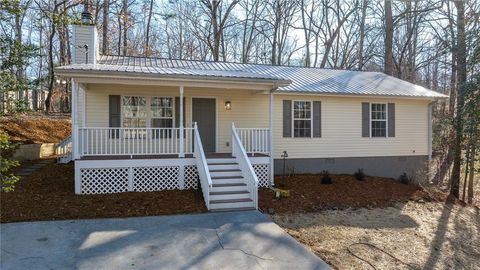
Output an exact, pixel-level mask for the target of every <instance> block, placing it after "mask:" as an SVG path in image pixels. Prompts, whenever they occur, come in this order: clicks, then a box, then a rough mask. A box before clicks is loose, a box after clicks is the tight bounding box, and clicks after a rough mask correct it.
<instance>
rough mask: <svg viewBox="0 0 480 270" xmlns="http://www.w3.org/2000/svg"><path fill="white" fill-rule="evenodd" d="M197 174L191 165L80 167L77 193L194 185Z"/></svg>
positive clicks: (155, 189) (175, 187) (169, 188)
mask: <svg viewBox="0 0 480 270" xmlns="http://www.w3.org/2000/svg"><path fill="white" fill-rule="evenodd" d="M197 177H198V174H197V167H196V166H195V165H181V166H145V167H140V166H139V167H115V168H80V193H82V194H104V193H119V192H127V191H140V192H142V191H160V190H171V189H196V188H197V183H198V181H197Z"/></svg>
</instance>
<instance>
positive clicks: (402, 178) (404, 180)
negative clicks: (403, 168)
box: [398, 172, 412, 185]
mask: <svg viewBox="0 0 480 270" xmlns="http://www.w3.org/2000/svg"><path fill="white" fill-rule="evenodd" d="M398 181H400V183H402V184H405V185H406V184H408V183H410V182H411V181H412V178H411V177H408V175H407V173H405V172H404V173H402V174H401V175H400V177H399V178H398Z"/></svg>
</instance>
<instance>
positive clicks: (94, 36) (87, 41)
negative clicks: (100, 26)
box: [72, 0, 99, 64]
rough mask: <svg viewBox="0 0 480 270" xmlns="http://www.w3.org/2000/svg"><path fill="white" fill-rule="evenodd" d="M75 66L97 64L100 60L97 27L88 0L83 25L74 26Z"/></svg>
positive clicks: (84, 9) (83, 15)
mask: <svg viewBox="0 0 480 270" xmlns="http://www.w3.org/2000/svg"><path fill="white" fill-rule="evenodd" d="M72 30H73V31H72V32H73V50H72V61H73V64H85V63H87V64H96V63H97V59H98V58H99V47H98V33H97V27H96V26H95V24H94V23H93V20H92V14H91V13H90V10H89V4H88V0H85V1H84V6H83V11H82V19H81V23H79V24H74V25H73V29H72Z"/></svg>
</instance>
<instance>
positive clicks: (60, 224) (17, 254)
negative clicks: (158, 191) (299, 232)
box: [0, 211, 329, 270]
mask: <svg viewBox="0 0 480 270" xmlns="http://www.w3.org/2000/svg"><path fill="white" fill-rule="evenodd" d="M0 266H1V267H0V268H1V269H4V270H9V269H115V270H118V269H329V267H328V266H327V265H326V264H325V263H324V262H323V261H322V260H320V259H319V258H318V257H317V256H315V255H314V254H313V253H311V252H310V251H308V250H307V249H306V248H305V247H303V246H302V245H301V244H299V243H298V242H296V241H295V240H294V239H293V238H292V237H290V236H289V235H288V234H286V233H285V232H284V231H283V230H282V229H281V228H280V227H278V226H277V225H276V224H275V223H273V222H272V221H271V220H270V219H269V218H268V217H267V216H266V215H263V214H261V213H259V212H257V211H249V212H235V213H208V214H199V215H177V216H159V217H140V218H121V219H96V220H77V221H70V220H68V221H45V222H22V223H10V224H2V225H1V265H0Z"/></svg>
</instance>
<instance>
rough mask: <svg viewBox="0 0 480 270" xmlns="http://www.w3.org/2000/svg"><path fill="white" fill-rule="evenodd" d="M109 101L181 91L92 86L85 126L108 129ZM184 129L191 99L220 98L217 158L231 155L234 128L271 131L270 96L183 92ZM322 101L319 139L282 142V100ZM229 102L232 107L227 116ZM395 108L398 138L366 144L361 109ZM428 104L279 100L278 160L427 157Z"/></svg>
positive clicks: (276, 115)
mask: <svg viewBox="0 0 480 270" xmlns="http://www.w3.org/2000/svg"><path fill="white" fill-rule="evenodd" d="M108 95H134V96H146V97H150V96H172V97H175V96H177V97H178V96H179V95H180V94H179V89H178V87H164V86H162V87H160V86H158V87H156V86H129V85H103V84H90V85H88V89H87V94H86V98H87V104H86V126H87V127H108ZM184 96H185V98H186V100H185V106H186V110H185V111H186V115H185V124H186V126H191V125H192V124H193V123H192V117H191V100H192V98H193V97H208V98H216V104H217V105H216V110H217V143H216V144H217V152H230V151H231V148H230V143H231V125H232V122H234V123H235V125H236V126H237V127H243V128H268V119H269V117H268V114H269V101H268V95H265V94H261V93H257V92H255V91H249V90H235V89H212V90H210V89H205V88H203V89H201V88H185V92H184ZM284 99H288V100H319V101H321V102H322V137H321V138H283V136H282V131H283V128H282V127H283V125H282V121H283V119H282V115H283V113H282V100H284ZM226 101H230V102H231V103H232V109H231V110H230V111H227V110H225V108H224V104H225V102H226ZM362 102H385V103H387V102H391V103H395V109H396V113H395V116H396V117H395V126H396V132H395V137H394V138H362V136H361V124H362V123H361V103H362ZM427 113H428V101H419V100H410V99H378V98H375V99H372V98H357V97H352V98H349V97H321V96H306V95H298V96H297V95H275V98H274V128H273V134H274V136H273V137H274V140H273V146H274V157H275V158H280V155H281V154H282V152H283V151H284V150H286V151H288V154H289V158H329V157H364V156H400V155H427V154H428V125H429V123H428V116H427Z"/></svg>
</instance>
